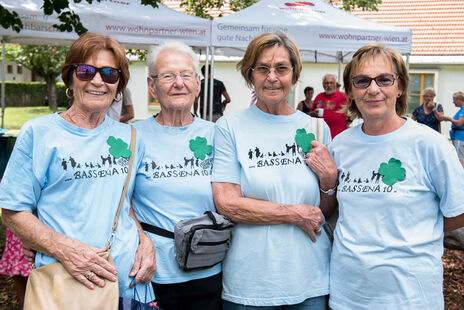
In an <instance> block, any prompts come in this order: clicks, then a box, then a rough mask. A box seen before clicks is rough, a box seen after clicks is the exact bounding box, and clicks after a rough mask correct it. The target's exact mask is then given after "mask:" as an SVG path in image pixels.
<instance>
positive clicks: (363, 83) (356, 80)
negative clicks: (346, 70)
mask: <svg viewBox="0 0 464 310" xmlns="http://www.w3.org/2000/svg"><path fill="white" fill-rule="evenodd" d="M397 79H398V78H397V77H395V76H394V75H393V74H388V73H386V74H380V75H377V76H376V77H373V78H371V77H368V76H366V75H358V76H355V77H353V78H352V79H351V81H352V82H353V86H354V87H356V88H368V87H369V86H370V85H371V83H372V80H374V81H375V83H376V84H377V85H378V86H379V87H390V86H392V85H393V84H394V83H395V80H397Z"/></svg>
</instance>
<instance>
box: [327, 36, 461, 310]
mask: <svg viewBox="0 0 464 310" xmlns="http://www.w3.org/2000/svg"><path fill="white" fill-rule="evenodd" d="M343 81H344V85H345V90H346V94H347V96H348V98H349V102H348V105H347V108H348V112H349V113H351V114H353V115H354V116H356V117H361V118H362V119H363V120H364V122H363V123H362V124H360V125H358V126H355V127H352V128H350V129H347V130H346V131H344V132H343V133H341V134H340V135H338V136H337V137H336V138H335V139H334V140H333V141H332V143H331V145H330V149H331V152H332V156H333V158H334V160H335V162H336V164H337V167H338V176H339V177H338V181H339V185H338V189H337V200H338V204H339V210H340V217H339V219H338V223H337V226H336V229H335V241H334V244H333V251H332V257H331V265H330V304H329V306H330V307H331V308H333V309H357V310H359V309H408V310H411V309H417V310H419V309H421V310H422V309H443V308H444V306H443V267H442V262H441V257H442V254H443V231H450V230H453V229H456V228H459V227H462V226H463V225H464V204H463V200H462V192H463V190H464V171H463V169H462V167H461V165H460V163H459V161H458V158H457V156H456V152H455V151H454V149H453V147H452V145H451V144H450V143H448V141H447V140H446V138H445V137H443V136H442V135H440V134H439V133H437V132H436V131H433V130H431V129H430V128H428V127H426V126H422V125H420V124H418V123H416V122H414V121H413V120H411V119H409V118H406V117H403V114H404V113H405V112H406V105H407V96H408V89H409V75H408V72H407V68H406V64H405V62H404V61H403V58H402V57H401V55H400V54H399V53H398V52H397V51H396V50H394V49H392V48H388V47H385V46H383V45H381V44H369V45H366V46H364V47H362V48H360V49H359V50H358V51H357V52H356V53H355V54H354V55H353V59H352V60H351V61H350V63H348V65H347V66H346V67H345V71H344V74H343Z"/></svg>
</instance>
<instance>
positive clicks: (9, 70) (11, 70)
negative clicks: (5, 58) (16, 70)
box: [6, 65, 13, 74]
mask: <svg viewBox="0 0 464 310" xmlns="http://www.w3.org/2000/svg"><path fill="white" fill-rule="evenodd" d="M6 72H8V73H10V74H12V73H13V65H8V66H7V67H6Z"/></svg>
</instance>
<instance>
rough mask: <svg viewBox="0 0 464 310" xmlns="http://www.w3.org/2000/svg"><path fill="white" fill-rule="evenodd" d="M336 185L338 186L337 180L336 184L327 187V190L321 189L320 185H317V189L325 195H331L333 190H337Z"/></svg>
mask: <svg viewBox="0 0 464 310" xmlns="http://www.w3.org/2000/svg"><path fill="white" fill-rule="evenodd" d="M337 186H338V181H337V184H335V186H334V187H332V188H330V189H328V190H326V191H325V190H323V189H322V188H321V187H319V190H320V191H321V192H322V193H323V194H325V195H327V196H332V195H333V194H335V192H336V191H337Z"/></svg>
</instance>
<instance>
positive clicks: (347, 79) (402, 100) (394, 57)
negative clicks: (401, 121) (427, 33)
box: [343, 43, 409, 118]
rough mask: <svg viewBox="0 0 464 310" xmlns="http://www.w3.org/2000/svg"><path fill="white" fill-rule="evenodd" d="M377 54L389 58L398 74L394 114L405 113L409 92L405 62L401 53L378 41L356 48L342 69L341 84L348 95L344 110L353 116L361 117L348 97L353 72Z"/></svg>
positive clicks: (400, 114)
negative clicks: (399, 94)
mask: <svg viewBox="0 0 464 310" xmlns="http://www.w3.org/2000/svg"><path fill="white" fill-rule="evenodd" d="M377 55H381V56H383V57H384V58H386V59H387V60H389V61H390V62H391V63H392V65H393V68H394V70H395V71H396V75H397V76H398V83H399V84H400V85H401V88H402V90H403V91H402V93H401V96H400V97H399V98H397V99H396V106H395V109H396V114H398V115H399V116H402V115H403V114H405V113H406V111H407V108H408V93H409V74H408V69H407V67H406V63H405V62H404V60H403V58H402V57H401V54H400V53H399V52H398V51H397V50H395V49H393V48H391V47H386V46H385V45H383V44H380V43H373V44H367V45H364V46H363V47H361V48H360V49H358V50H357V51H356V52H355V53H354V55H353V59H351V61H350V62H349V63H348V64H347V65H346V67H345V71H343V84H344V85H345V92H346V94H347V96H348V103H347V105H346V110H347V111H348V114H349V115H352V116H354V117H359V118H362V115H361V112H360V111H359V110H358V107H357V106H356V103H355V102H354V100H353V99H350V98H349V97H350V94H351V92H352V86H353V84H352V81H351V79H352V78H353V74H354V72H355V71H356V69H358V68H359V67H360V66H361V64H362V63H363V62H364V61H365V60H366V59H367V58H373V57H375V56H377Z"/></svg>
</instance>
